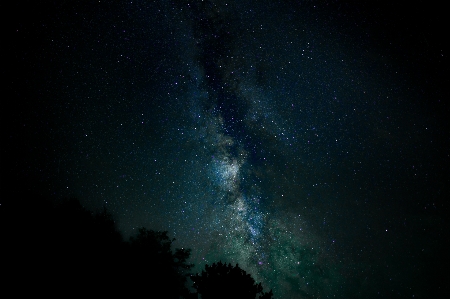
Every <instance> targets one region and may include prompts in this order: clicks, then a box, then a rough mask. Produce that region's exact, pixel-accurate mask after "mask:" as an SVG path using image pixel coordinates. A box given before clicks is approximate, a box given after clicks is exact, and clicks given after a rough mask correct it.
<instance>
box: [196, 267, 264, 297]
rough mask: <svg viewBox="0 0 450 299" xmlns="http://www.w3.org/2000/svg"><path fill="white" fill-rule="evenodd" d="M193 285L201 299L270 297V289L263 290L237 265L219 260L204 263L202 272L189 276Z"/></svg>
mask: <svg viewBox="0 0 450 299" xmlns="http://www.w3.org/2000/svg"><path fill="white" fill-rule="evenodd" d="M191 280H192V281H193V282H194V284H193V287H194V289H196V290H197V293H198V294H200V295H201V296H202V299H210V298H233V299H256V298H259V299H271V298H272V295H273V294H272V291H269V292H263V287H262V286H261V283H258V284H256V282H255V280H254V279H253V278H252V277H251V275H250V274H248V273H247V272H245V271H244V270H243V269H241V268H240V267H239V264H236V266H234V267H233V266H231V264H228V265H227V264H224V263H222V262H221V261H219V262H218V263H213V264H212V265H211V266H209V265H206V266H205V270H204V271H202V273H201V274H200V275H199V274H196V275H195V276H191Z"/></svg>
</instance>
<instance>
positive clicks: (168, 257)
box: [128, 227, 193, 298]
mask: <svg viewBox="0 0 450 299" xmlns="http://www.w3.org/2000/svg"><path fill="white" fill-rule="evenodd" d="M173 241H175V239H170V238H169V237H168V236H167V231H164V232H159V231H153V230H148V229H146V228H144V227H143V228H140V229H139V233H138V235H137V236H136V237H131V238H130V242H129V253H130V259H131V263H130V264H129V265H130V267H131V268H130V271H129V272H128V273H131V275H130V276H129V277H128V279H130V280H129V282H130V284H132V285H141V286H142V287H143V288H144V289H145V290H146V293H147V294H149V295H150V297H152V296H151V295H155V296H156V295H158V296H160V297H161V298H179V297H180V296H181V297H185V298H186V297H189V296H190V292H189V290H188V289H187V287H186V282H187V277H188V276H189V275H190V273H189V270H190V269H191V268H192V267H193V265H192V264H188V263H187V259H188V258H189V256H190V252H191V250H190V249H184V248H181V249H180V248H177V249H175V252H173V251H172V248H171V246H172V242H173ZM136 291H137V293H136V295H140V294H142V293H141V292H142V289H139V290H136ZM133 295H134V294H133Z"/></svg>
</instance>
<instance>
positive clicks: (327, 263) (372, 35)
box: [0, 0, 450, 298]
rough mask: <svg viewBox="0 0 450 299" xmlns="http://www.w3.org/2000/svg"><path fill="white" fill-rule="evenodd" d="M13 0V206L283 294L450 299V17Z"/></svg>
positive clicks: (9, 44) (421, 12)
mask: <svg viewBox="0 0 450 299" xmlns="http://www.w3.org/2000/svg"><path fill="white" fill-rule="evenodd" d="M16 2H18V3H17V4H9V5H5V4H2V12H3V15H4V16H3V23H4V25H3V26H2V27H3V28H2V30H3V32H5V34H4V37H3V39H2V40H3V41H2V48H3V53H4V55H2V57H3V64H2V65H3V66H2V68H1V72H2V77H3V80H2V85H3V88H2V89H3V91H4V93H3V96H2V99H3V100H2V104H3V109H2V124H3V125H2V139H1V140H2V141H1V144H2V147H1V148H2V155H1V164H2V167H1V168H2V190H3V194H11V193H12V194H14V193H18V192H19V191H22V190H28V191H29V192H30V193H34V194H39V195H40V196H43V197H46V198H51V199H53V200H58V199H61V198H68V197H74V198H78V199H79V200H80V202H81V203H82V204H83V206H85V207H86V208H88V209H90V210H92V211H99V210H100V209H102V208H103V207H106V208H107V209H108V210H109V211H110V212H111V213H112V214H113V216H114V218H115V219H116V221H117V225H118V228H119V229H120V231H121V232H122V234H123V235H124V237H125V238H128V237H129V236H132V235H134V234H136V232H137V229H138V228H139V227H142V226H145V227H147V228H151V229H155V230H167V231H168V232H169V236H171V237H174V238H176V241H175V243H174V245H175V246H176V247H185V248H186V247H187V248H191V249H192V254H191V259H190V262H192V263H194V264H195V271H199V270H200V269H201V268H202V267H204V265H205V264H211V263H213V262H217V261H219V260H222V261H224V262H227V263H228V262H230V263H232V264H235V263H239V266H240V267H242V268H243V269H244V270H246V271H247V272H249V273H251V274H252V276H253V277H254V278H255V280H256V281H258V282H261V283H262V284H263V286H264V287H265V289H267V290H268V289H272V290H273V292H274V295H275V297H276V298H439V297H442V298H443V297H444V294H446V292H448V290H449V284H450V277H449V274H448V273H449V271H448V267H447V266H448V262H449V258H448V245H449V234H448V231H449V229H450V224H449V217H448V216H449V212H450V210H449V202H448V199H449V198H450V191H449V190H450V174H449V172H450V170H449V169H450V156H449V155H450V154H449V153H450V151H449V150H450V142H449V138H450V137H449V136H450V135H449V129H448V116H449V115H450V109H449V107H450V105H449V104H448V101H449V99H450V98H449V92H448V84H449V80H448V46H447V45H446V42H447V41H448V36H447V35H448V34H447V33H448V32H447V33H444V32H443V31H442V30H444V27H445V28H446V26H447V22H444V19H445V18H447V16H444V11H445V9H444V8H443V7H444V4H442V5H440V6H439V5H438V6H436V5H432V4H431V3H430V2H429V1H426V2H421V3H419V4H418V5H416V6H414V7H408V6H405V5H401V4H400V3H398V4H395V3H394V4H383V5H381V6H377V4H360V3H359V1H352V2H345V3H344V2H341V1H250V0H242V1H241V0H239V1H234V0H230V1H229V2H227V1H216V0H211V1H206V0H205V1H198V0H192V1H181V0H180V1H41V3H40V4H36V3H34V2H32V3H26V2H25V3H24V1H16ZM394 2H395V1H394ZM7 17H8V19H9V21H7V20H6V18H7ZM28 191H27V192H28ZM7 198H10V199H11V197H10V196H2V201H5V200H7ZM12 198H13V200H15V201H21V200H23V199H21V198H20V196H19V197H17V196H12ZM24 202H25V201H24ZM0 207H1V208H3V209H5V208H7V206H6V207H5V205H3V207H2V206H0ZM5 213H8V211H6V212H5ZM16 221H21V220H20V219H16ZM444 270H445V271H444Z"/></svg>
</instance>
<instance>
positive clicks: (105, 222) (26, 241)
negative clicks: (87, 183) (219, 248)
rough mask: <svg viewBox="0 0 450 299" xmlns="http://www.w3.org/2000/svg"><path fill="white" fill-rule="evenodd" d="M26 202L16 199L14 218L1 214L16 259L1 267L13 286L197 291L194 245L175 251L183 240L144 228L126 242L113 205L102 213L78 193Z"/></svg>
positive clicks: (8, 249)
mask: <svg viewBox="0 0 450 299" xmlns="http://www.w3.org/2000/svg"><path fill="white" fill-rule="evenodd" d="M26 200H27V203H28V204H27V205H19V204H15V205H12V204H8V205H7V206H6V208H7V209H8V210H7V212H8V215H10V216H11V217H9V219H8V220H6V219H1V220H2V224H8V226H4V227H2V229H1V231H0V232H1V236H0V237H2V240H3V241H4V242H3V243H2V253H3V254H4V256H5V257H7V258H8V259H9V260H11V261H12V262H11V263H7V264H6V265H5V267H3V268H2V269H1V270H0V273H2V274H4V275H5V277H6V279H5V281H4V284H5V288H11V290H15V292H16V293H17V294H20V295H24V296H26V295H36V294H40V293H42V294H46V295H47V296H51V297H53V296H54V297H57V296H58V297H61V296H64V294H65V292H70V294H71V295H75V296H85V295H86V293H87V292H89V294H90V295H93V296H95V295H100V296H125V297H133V296H142V295H143V294H145V295H146V296H148V297H150V298H152V297H157V298H177V299H178V298H180V297H184V298H189V296H190V295H192V294H190V292H189V291H188V288H187V287H186V282H187V277H188V276H189V270H190V269H191V268H192V265H190V264H188V263H187V260H188V258H189V255H190V250H189V249H183V248H182V249H172V247H171V245H172V242H173V241H174V240H175V239H169V237H168V236H167V232H156V231H152V230H147V229H145V228H141V229H140V230H139V233H138V234H137V235H136V236H135V237H132V238H130V240H129V241H128V242H125V241H124V240H123V238H122V236H121V234H120V233H119V231H118V230H117V227H116V224H115V221H114V219H113V218H112V216H111V214H109V213H108V211H107V210H106V209H104V210H103V211H102V212H100V213H97V214H94V213H92V212H90V211H88V210H87V209H85V208H84V207H83V206H82V205H81V204H80V202H79V201H78V200H76V199H69V200H63V201H61V202H60V203H51V202H48V201H41V200H40V199H36V198H33V197H29V198H27V199H26ZM22 203H23V201H22ZM2 213H5V212H4V211H2ZM5 214H6V213H5ZM2 215H3V214H2ZM12 216H14V217H12ZM25 286H26V287H25ZM55 286H57V287H55Z"/></svg>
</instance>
